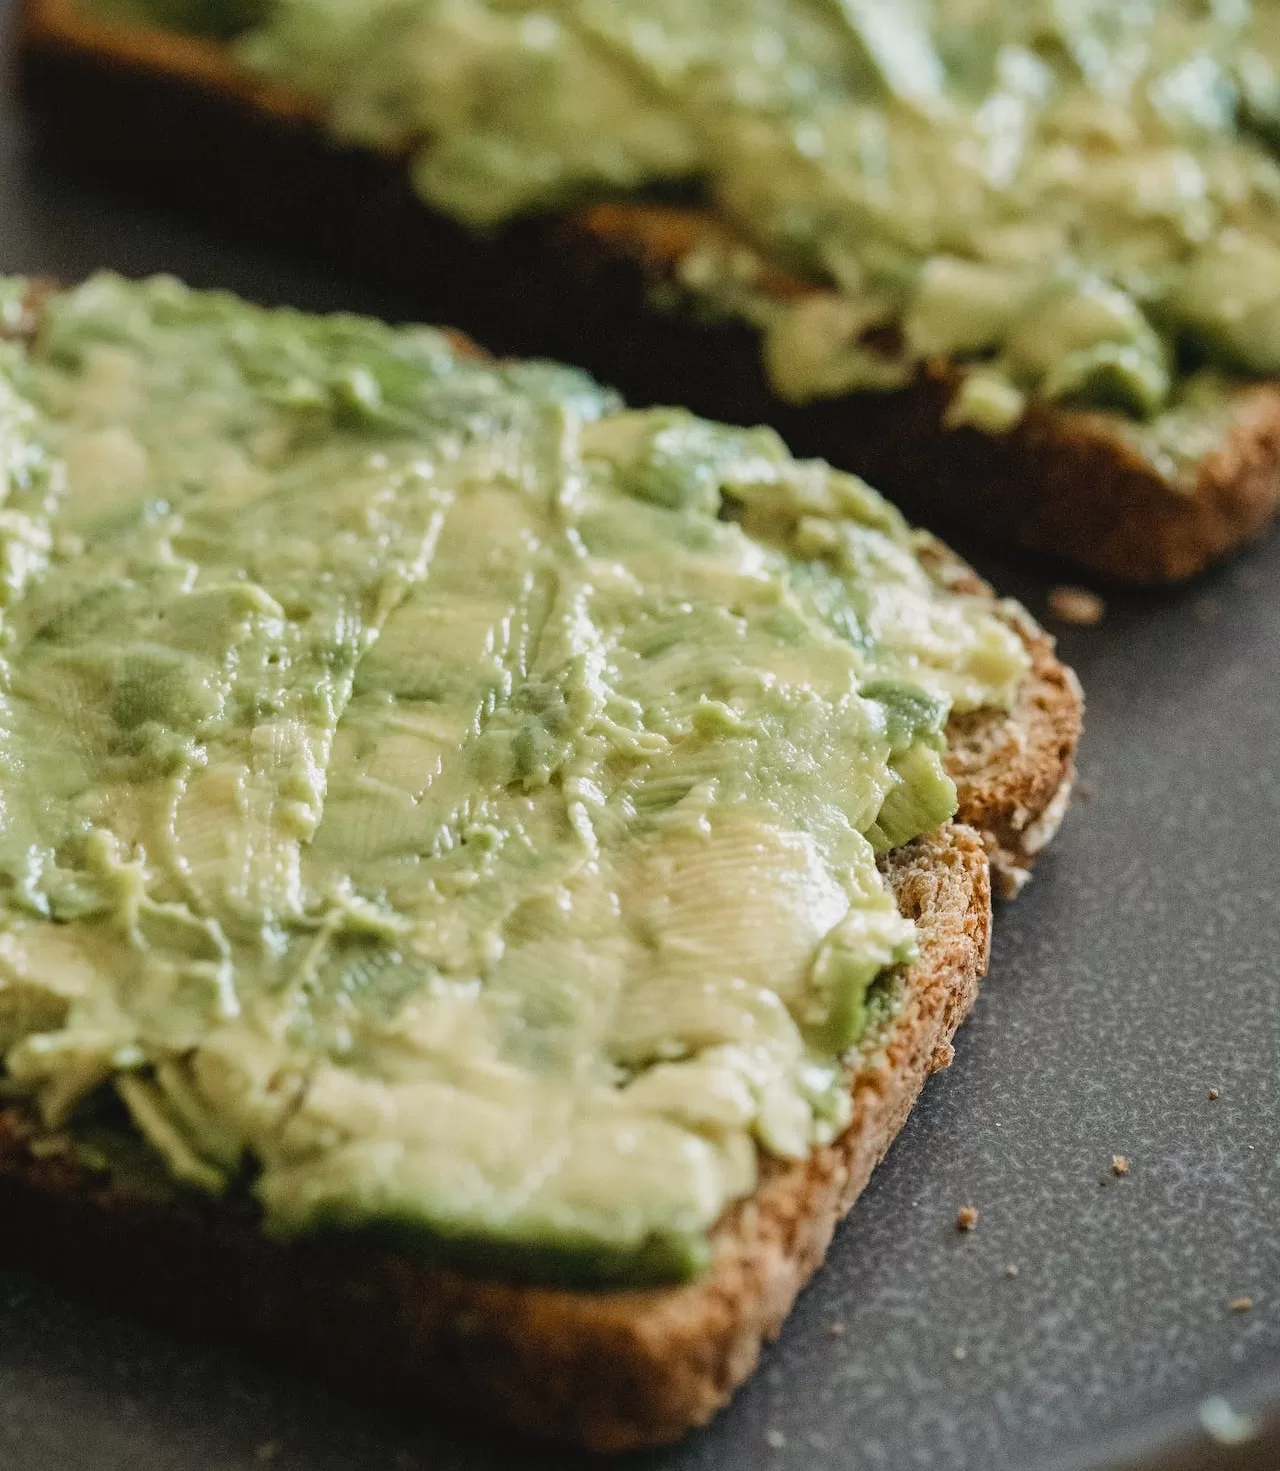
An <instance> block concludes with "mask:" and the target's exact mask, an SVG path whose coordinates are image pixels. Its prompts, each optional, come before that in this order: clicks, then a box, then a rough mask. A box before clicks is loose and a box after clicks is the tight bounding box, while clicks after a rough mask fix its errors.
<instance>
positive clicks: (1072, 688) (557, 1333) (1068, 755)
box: [0, 286, 1081, 1450]
mask: <svg viewBox="0 0 1280 1471" xmlns="http://www.w3.org/2000/svg"><path fill="white" fill-rule="evenodd" d="M43 294H44V288H43V287H41V286H37V287H36V288H34V289H33V290H32V292H31V293H30V295H29V297H28V302H27V306H28V312H27V315H26V319H25V320H24V321H21V322H11V323H10V324H9V327H8V331H9V333H10V335H15V334H16V335H17V336H19V337H23V336H26V335H29V334H30V333H31V332H33V331H34V330H35V328H36V326H37V325H38V317H39V311H40V304H41V299H42V295H43ZM455 340H456V341H457V342H458V345H459V347H460V348H462V349H463V350H471V351H478V349H473V348H471V347H470V346H469V345H468V344H467V343H466V340H465V339H463V338H460V337H458V338H455ZM921 556H922V558H923V559H924V560H926V561H927V562H928V563H929V564H930V565H931V566H932V568H933V570H934V572H935V574H936V575H938V576H940V577H941V578H942V579H943V580H944V581H945V582H947V583H948V584H950V585H951V586H953V587H955V588H956V589H957V590H958V591H965V592H986V591H987V589H985V586H984V584H982V583H981V582H980V581H979V580H978V579H977V578H976V577H975V576H974V574H973V573H972V572H971V571H970V570H969V569H968V568H967V567H965V566H964V564H962V563H960V562H959V561H957V560H956V559H955V558H954V557H953V555H952V554H951V553H950V552H949V551H948V550H947V549H946V548H945V547H944V546H942V544H941V543H938V542H934V541H931V540H926V541H925V542H924V543H923V544H922V549H921ZM1000 607H1001V611H1002V614H1003V616H1005V617H1007V618H1008V619H1009V621H1010V623H1011V625H1012V626H1013V627H1014V628H1015V629H1016V630H1017V631H1018V633H1019V635H1020V637H1021V638H1022V639H1023V641H1024V643H1025V645H1026V647H1027V649H1028V652H1029V654H1030V656H1031V668H1030V670H1029V672H1028V674H1027V675H1026V677H1025V679H1024V680H1023V683H1022V687H1021V688H1020V690H1019V692H1018V695H1017V698H1016V700H1015V702H1014V705H1013V707H1012V709H1011V710H1010V711H1008V712H1007V713H1006V712H1000V711H995V710H980V711H976V712H972V713H970V714H967V715H964V716H959V717H956V718H954V719H953V721H952V722H951V725H950V726H949V728H948V764H949V768H950V769H951V771H952V773H953V775H954V776H955V778H956V782H957V788H958V792H959V798H960V813H959V820H958V821H957V822H955V823H950V824H947V825H945V826H944V827H942V828H941V829H939V830H937V831H935V832H933V833H931V834H927V835H925V836H924V837H921V838H919V839H917V840H916V841H914V842H912V843H910V844H908V845H906V846H904V847H902V848H899V849H897V850H895V851H894V852H893V853H891V854H889V855H888V856H887V857H886V858H885V859H884V860H883V868H884V872H885V874H886V876H887V878H888V879H889V881H890V883H891V884H892V887H893V890H894V893H895V895H896V896H897V900H898V905H899V908H900V910H901V911H902V912H903V913H904V914H906V915H908V916H909V917H911V918H912V919H913V920H914V921H915V922H916V924H917V927H918V933H919V941H920V950H919V956H918V958H917V960H916V961H915V962H914V963H913V964H911V965H910V966H909V967H906V968H904V969H903V971H902V972H901V973H900V974H899V975H897V976H896V977H894V978H892V979H891V980H890V981H889V983H888V984H889V985H890V986H892V987H893V991H892V993H891V995H892V999H893V1001H894V1004H893V1005H892V1006H891V1007H888V1008H886V1010H885V1013H884V1017H885V1019H884V1020H883V1021H882V1022H881V1023H879V1024H878V1027H877V1029H876V1030H874V1031H873V1033H872V1035H871V1036H870V1037H869V1038H867V1039H865V1040H864V1041H863V1043H861V1044H860V1045H859V1047H858V1048H857V1049H855V1051H854V1053H853V1054H852V1056H851V1059H850V1061H849V1064H848V1070H847V1082H848V1087H849V1090H850V1095H851V1099H852V1103H853V1109H852V1119H851V1122H850V1124H849V1127H848V1128H847V1129H846V1130H845V1132H844V1133H843V1134H842V1135H841V1136H840V1138H839V1139H837V1140H836V1141H835V1142H834V1143H833V1144H831V1145H829V1146H827V1147H824V1148H822V1149H819V1150H817V1151H815V1152H814V1153H813V1154H812V1155H811V1156H810V1157H809V1158H808V1159H806V1160H804V1161H799V1162H788V1161H779V1160H774V1159H766V1160H765V1161H764V1162H763V1165H762V1173H761V1179H760V1182H759V1184H758V1186H757V1188H756V1190H755V1191H754V1193H753V1194H752V1195H751V1196H750V1197H748V1198H747V1199H745V1200H743V1201H740V1202H738V1203H737V1204H735V1205H733V1206H732V1207H730V1208H729V1209H728V1210H727V1211H726V1213H725V1215H724V1217H723V1218H722V1219H721V1221H720V1222H719V1224H718V1225H717V1227H716V1228H715V1230H714V1232H713V1259H712V1264H711V1266H710V1268H709V1269H708V1271H707V1272H706V1273H705V1274H704V1275H703V1276H701V1277H700V1278H698V1279H697V1280H695V1281H693V1282H691V1283H688V1284H685V1285H680V1286H672V1287H661V1288H650V1289H643V1290H626V1291H590V1290H571V1289H564V1288H551V1287H534V1286H527V1285H517V1284H513V1283H506V1282H500V1281H494V1280H488V1279H485V1278H482V1277H480V1276H476V1275H470V1274H467V1273H464V1272H460V1271H458V1270H455V1269H452V1268H450V1267H447V1266H444V1265H441V1264H439V1263H436V1262H433V1261H431V1260H427V1259H421V1258H414V1257H409V1256H406V1255H403V1254H396V1253H393V1252H389V1251H387V1250H385V1249H384V1248H382V1247H380V1246H377V1245H375V1244H373V1243H371V1242H369V1241H362V1240H360V1239H357V1238H351V1239H348V1240H346V1241H343V1242H326V1243H320V1242H301V1243H295V1244H289V1245H285V1244H281V1243H279V1242H273V1241H270V1240H268V1239H267V1238H266V1237H265V1236H264V1235H262V1233H261V1232H260V1231H259V1230H258V1229H257V1226H256V1221H255V1219H254V1217H253V1215H252V1213H251V1212H250V1211H249V1210H248V1208H247V1207H244V1206H238V1207H229V1206H225V1205H220V1204H217V1203H212V1202H209V1201H207V1200H205V1199H203V1198H195V1197H175V1196H174V1194H173V1193H172V1192H171V1191H169V1190H165V1191H163V1192H161V1193H159V1194H157V1193H155V1192H154V1191H152V1190H150V1189H148V1188H147V1186H146V1184H145V1182H140V1181H139V1180H138V1179H136V1178H134V1177H133V1176H129V1175H123V1176H122V1175H118V1174H112V1173H111V1172H109V1171H107V1170H98V1169H95V1168H93V1167H90V1166H89V1165H88V1164H87V1163H85V1162H84V1161H83V1159H82V1157H81V1156H80V1155H78V1154H77V1153H76V1152H74V1151H72V1150H70V1149H68V1148H67V1147H66V1146H67V1141H66V1140H65V1139H64V1138H62V1137H61V1136H58V1135H56V1134H55V1135H50V1134H49V1133H48V1132H47V1131H45V1130H43V1129H42V1128H41V1127H40V1125H39V1123H38V1121H37V1120H36V1119H35V1118H34V1117H33V1116H32V1115H31V1114H30V1113H29V1112H27V1111H26V1110H25V1109H24V1108H23V1107H22V1106H21V1105H11V1106H9V1107H7V1108H3V1109H0V1253H3V1254H4V1255H5V1256H6V1257H7V1258H8V1259H10V1260H22V1261H26V1262H30V1263H32V1264H34V1265H37V1266H39V1267H41V1268H43V1269H46V1270H49V1271H50V1272H53V1273H56V1274H58V1275H63V1276H66V1275H70V1276H72V1277H74V1278H78V1279H80V1280H81V1281H82V1282H83V1283H84V1284H85V1285H86V1286H89V1287H91V1288H94V1289H98V1290H102V1291H105V1292H106V1293H107V1294H108V1295H109V1296H111V1297H113V1298H115V1299H116V1300H119V1301H122V1302H124V1303H127V1304H129V1305H131V1306H142V1307H144V1308H146V1309H149V1310H151V1311H152V1312H154V1313H156V1314H158V1315H160V1316H163V1317H167V1318H169V1319H171V1320H176V1321H178V1322H181V1323H183V1324H188V1323H190V1322H192V1321H193V1320H204V1321H206V1322H209V1323H212V1324H217V1325H222V1326H226V1327H230V1328H232V1329H237V1330H248V1331H250V1332H251V1333H253V1334H254V1335H256V1336H258V1337H261V1338H265V1339H266V1340H268V1341H271V1342H275V1343H279V1344H283V1345H287V1346H288V1347H289V1348H290V1349H291V1350H292V1351H293V1352H295V1353H296V1354H297V1355H298V1356H299V1357H300V1358H304V1359H308V1360H310V1361H312V1362H315V1363H316V1364H317V1365H318V1366H319V1367H320V1368H322V1369H323V1370H325V1371H327V1372H330V1373H334V1374H337V1375H341V1376H343V1377H350V1376H356V1377H361V1378H365V1379H368V1380H369V1381H371V1382H375V1381H376V1383H377V1384H379V1385H380V1386H391V1387H394V1388H395V1389H397V1390H399V1391H400V1392H402V1393H404V1394H407V1395H409V1396H411V1397H423V1396H429V1397H432V1398H435V1399H441V1400H443V1401H445V1402H455V1403H460V1404H465V1405H469V1406H472V1407H474V1408H476V1409H480V1410H483V1411H485V1412H486V1413H488V1414H490V1415H497V1416H500V1417H501V1418H503V1419H505V1420H506V1421H508V1422H510V1423H511V1424H513V1425H515V1426H518V1427H520V1428H522V1429H527V1430H531V1431H535V1432H537V1433H540V1434H543V1435H547V1436H550V1437H553V1438H556V1439H561V1440H565V1441H571V1442H578V1443H583V1444H586V1445H588V1446H591V1447H593V1448H596V1449H601V1450H621V1449H624V1448H627V1447H633V1446H640V1445H646V1444H652V1443H658V1442H662V1441H668V1440H672V1439H675V1438H676V1437H678V1436H679V1435H681V1434H682V1433H683V1432H685V1431H686V1430H688V1429H689V1428H691V1427H692V1426H694V1425H698V1424H701V1423H703V1422H705V1421H706V1420H708V1419H709V1418H710V1417H711V1416H712V1415H713V1414H714V1413H715V1411H716V1410H717V1409H718V1408H720V1407H721V1406H722V1405H723V1404H725V1403H726V1402H727V1400H728V1399H729V1397H730V1396H731V1394H732V1392H733V1390H734V1388H735V1387H736V1386H737V1385H738V1384H740V1383H741V1382H742V1381H743V1380H744V1379H745V1378H746V1377H747V1376H748V1375H749V1374H750V1373H751V1371H752V1369H753V1368H754V1366H755V1364H756V1362H757V1360H758V1357H759V1354H760V1350H761V1347H762V1345H763V1343H764V1342H765V1341H766V1340H767V1339H768V1338H770V1337H772V1336H773V1335H774V1334H775V1333H776V1332H777V1331H778V1329H779V1327H780V1326H781V1324H782V1322H783V1320H784V1318H785V1317H786V1314H787V1312H788V1310H789V1309H790V1307H791V1304H792V1303H793V1302H794V1300H795V1297H796V1295H797V1293H798V1292H799V1291H800V1289H801V1287H802V1286H803V1285H804V1283H805V1282H806V1280H807V1279H808V1278H809V1277H810V1276H811V1275H812V1273H813V1272H814V1271H815V1270H816V1268H817V1267H818V1265H819V1264H820V1262H821V1261H822V1258H823V1256H824V1254H825V1252H826V1249H827V1245H828V1243H829V1241H830V1239H831V1235H832V1232H833V1230H834V1228H835V1226H836V1224H837V1222H838V1221H839V1220H840V1218H841V1217H842V1216H843V1215H844V1213H845V1212H846V1211H847V1210H848V1209H849V1207H850V1206H851V1205H852V1203H853V1201H854V1200H855V1199H856V1197H857V1195H858V1194H859V1193H860V1191H861V1190H862V1188H863V1186H864V1185H865V1184H866V1181H867V1179H868V1177H869V1176H870V1174H871V1171H872V1170H873V1168H874V1167H875V1165H876V1164H877V1163H878V1161H879V1160H880V1159H881V1158H882V1157H883V1155H884V1153H885V1151H886V1150H887V1149H888V1147H889V1144H890V1143H891V1142H892V1140H893V1138H894V1136H895V1135H896V1133H897V1131H898V1130H899V1128H900V1127H901V1126H902V1123H903V1121H904V1120H905V1118H906V1116H907V1114H908V1113H909V1111H910V1109H911V1106H912V1103H913V1102H914V1100H915V1098H916V1096H917V1095H918V1093H919V1092H920V1089H921V1088H922V1086H923V1084H924V1082H925V1079H926V1078H927V1077H928V1075H929V1074H930V1073H931V1072H933V1071H936V1070H937V1069H939V1068H942V1067H945V1066H947V1065H948V1063H949V1062H950V1061H951V1057H952V1046H951V1039H952V1037H953V1035H954V1033H955V1030H956V1028H957V1027H958V1026H959V1024H960V1022H961V1021H962V1020H963V1018H964V1016H965V1015H966V1014H967V1012H968V1010H969V1008H970V1007H971V1006H972V1004H973V1001H974V999H975V997H976V994H977V988H978V982H979V980H980V978H981V977H982V976H983V974H984V973H985V970H986V966H987V958H988V948H989V937H990V925H991V877H992V873H993V872H994V873H995V874H996V876H997V880H998V882H999V883H1000V884H1001V886H1002V887H1003V888H1004V890H1005V891H1006V892H1011V891H1013V890H1016V888H1017V886H1018V884H1019V882H1020V881H1021V879H1022V878H1023V877H1025V873H1026V870H1027V867H1028V866H1029V865H1030V863H1031V862H1032V861H1033V859H1034V858H1035V856H1036V854H1037V853H1038V851H1039V850H1040V848H1041V847H1042V846H1043V845H1044V843H1045V842H1046V841H1047V840H1048V838H1049V837H1050V836H1052V833H1053V831H1054V830H1055V829H1056V826H1057V824H1058V822H1059V821H1060V820H1061V817H1062V814H1063V811H1064V809H1065V805H1066V801H1067V797H1068V794H1069V792H1070V786H1071V779H1072V775H1073V758H1074V753H1075V747H1076V744H1077V741H1078V738H1079V733H1080V721H1081V697H1080V692H1079V686H1078V684H1077V682H1076V680H1075V677H1074V675H1072V673H1071V672H1070V670H1068V669H1067V668H1065V667H1064V666H1063V665H1062V664H1061V663H1060V662H1059V661H1058V660H1057V659H1056V658H1055V656H1054V654H1053V646H1052V642H1051V640H1050V639H1049V638H1048V637H1047V635H1045V634H1044V633H1043V632H1042V631H1041V630H1040V629H1038V628H1037V627H1036V625H1035V624H1034V623H1033V622H1032V621H1031V619H1030V618H1028V617H1027V616H1026V615H1025V614H1024V613H1022V612H1021V611H1020V610H1019V609H1017V608H1016V607H1014V606H1012V605H1007V606H1006V605H1000ZM967 823H973V824H975V825H976V826H977V828H978V829H980V830H977V831H975V828H974V827H973V826H969V825H965V824H967Z"/></svg>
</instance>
